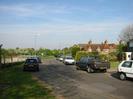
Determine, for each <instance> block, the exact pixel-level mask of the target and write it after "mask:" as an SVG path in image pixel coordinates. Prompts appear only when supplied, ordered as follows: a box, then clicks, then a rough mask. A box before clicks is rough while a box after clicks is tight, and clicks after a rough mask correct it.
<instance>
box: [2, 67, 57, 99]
mask: <svg viewBox="0 0 133 99" xmlns="http://www.w3.org/2000/svg"><path fill="white" fill-rule="evenodd" d="M0 99H55V96H54V95H53V94H52V90H51V89H49V88H48V87H47V86H46V85H44V84H43V85H42V84H40V83H39V81H38V80H36V79H33V76H32V74H31V72H23V71H22V65H18V66H12V67H9V68H4V69H1V70H0Z"/></svg>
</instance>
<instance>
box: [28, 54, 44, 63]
mask: <svg viewBox="0 0 133 99" xmlns="http://www.w3.org/2000/svg"><path fill="white" fill-rule="evenodd" d="M27 59H36V60H37V62H38V63H42V61H41V58H40V57H38V56H32V57H29V58H27Z"/></svg>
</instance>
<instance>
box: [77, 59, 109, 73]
mask: <svg viewBox="0 0 133 99" xmlns="http://www.w3.org/2000/svg"><path fill="white" fill-rule="evenodd" d="M76 68H77V69H78V70H79V69H82V70H87V72H89V73H92V72H95V71H96V70H101V71H104V72H106V71H107V69H108V68H110V63H109V62H107V61H103V60H100V59H96V58H95V57H82V58H81V59H80V60H79V61H78V62H76Z"/></svg>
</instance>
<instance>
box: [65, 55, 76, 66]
mask: <svg viewBox="0 0 133 99" xmlns="http://www.w3.org/2000/svg"><path fill="white" fill-rule="evenodd" d="M63 63H64V64H66V65H69V64H71V65H73V64H75V60H74V59H73V58H72V56H66V57H65V58H64V59H63Z"/></svg>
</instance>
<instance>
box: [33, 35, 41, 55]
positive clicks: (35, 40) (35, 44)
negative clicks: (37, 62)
mask: <svg viewBox="0 0 133 99" xmlns="http://www.w3.org/2000/svg"><path fill="white" fill-rule="evenodd" d="M38 36H40V34H35V35H34V49H35V56H37V52H36V51H37V37H38Z"/></svg>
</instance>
